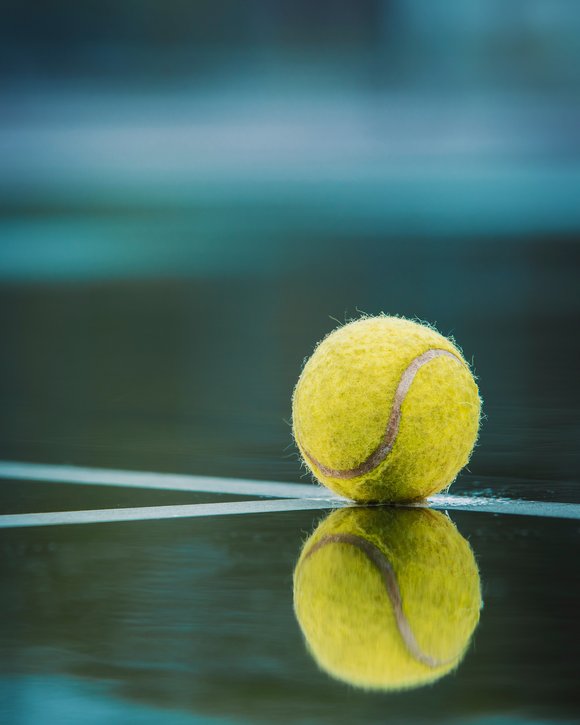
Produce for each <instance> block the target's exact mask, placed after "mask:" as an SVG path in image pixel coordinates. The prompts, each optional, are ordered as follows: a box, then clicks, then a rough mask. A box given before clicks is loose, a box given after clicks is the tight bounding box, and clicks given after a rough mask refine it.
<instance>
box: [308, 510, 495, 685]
mask: <svg viewBox="0 0 580 725" xmlns="http://www.w3.org/2000/svg"><path fill="white" fill-rule="evenodd" d="M480 609H481V593H480V581H479V573H478V569H477V565H476V562H475V559H474V556H473V552H472V550H471V548H470V546H469V544H468V543H467V541H466V540H465V539H464V538H463V537H462V536H461V534H460V533H459V532H458V531H457V529H456V528H455V526H454V525H453V523H452V522H451V521H450V519H449V518H448V517H447V516H446V515H444V514H441V513H439V512H436V511H432V510H425V509H420V510H418V509H415V510H397V509H377V508H374V509H364V508H351V509H343V510H341V511H337V512H334V513H332V514H331V515H330V516H329V517H328V518H326V519H325V520H324V521H323V522H322V524H321V525H320V526H319V527H318V528H317V529H316V531H315V532H314V533H313V534H312V536H311V537H310V538H309V539H308V540H307V542H306V543H305V545H304V547H303V549H302V552H301V555H300V558H299V561H298V563H297V565H296V568H295V572H294V610H295V613H296V617H297V619H298V622H299V624H300V627H301V629H302V632H303V634H304V637H305V640H306V643H307V646H308V649H309V650H310V652H311V653H312V655H313V657H314V658H315V660H316V661H317V663H318V664H319V666H320V667H321V668H322V669H323V670H324V671H326V672H328V673H329V674H330V675H332V676H333V677H335V678H337V679H339V680H343V681H345V682H348V683H350V684H352V685H355V686H357V687H362V688H364V689H381V690H397V689H406V688H411V687H417V686H420V685H423V684H427V683H429V682H433V681H435V680H437V679H439V678H440V677H442V676H443V675H445V674H446V673H448V672H450V671H451V670H453V669H455V668H456V667H457V666H458V664H459V663H460V661H461V660H462V658H463V656H464V654H465V652H466V649H467V647H468V645H469V641H470V638H471V636H472V634H473V632H474V630H475V628H476V626H477V623H478V621H479V613H480Z"/></svg>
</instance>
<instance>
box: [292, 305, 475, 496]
mask: <svg viewBox="0 0 580 725" xmlns="http://www.w3.org/2000/svg"><path fill="white" fill-rule="evenodd" d="M480 409H481V401H480V399H479V392H478V389H477V385H476V383H475V380H474V378H473V375H472V374H471V371H470V369H469V366H468V364H467V363H466V361H465V360H464V358H463V356H462V354H461V352H460V351H459V350H458V349H457V347H456V346H455V345H454V344H453V343H452V342H451V341H450V340H448V339H447V338H446V337H443V335H440V334H439V333H438V332H437V331H436V330H434V329H432V328H431V327H428V326H426V325H422V324H419V323H417V322H412V321H410V320H406V319H402V318H398V317H387V316H381V317H367V318H363V319H360V320H356V321H355V322H351V323H349V324H347V325H344V326H343V327H340V328H339V329H337V330H335V331H334V332H332V333H331V334H330V335H328V337H326V338H325V339H324V340H322V342H321V343H319V345H318V346H317V348H316V350H315V351H314V353H313V355H312V357H311V358H310V359H309V360H308V361H307V362H306V364H305V366H304V369H303V370H302V374H301V375H300V378H299V380H298V383H297V384H296V388H295V389H294V395H293V399H292V426H293V432H294V438H295V440H296V443H297V445H298V448H299V449H300V452H301V454H302V457H303V459H304V461H305V463H306V465H307V466H308V467H309V468H310V470H311V471H312V473H313V474H314V476H315V477H316V478H317V479H318V480H319V481H320V482H321V483H323V484H324V485H326V486H328V488H330V489H332V490H333V491H335V492H337V493H339V494H341V495H342V496H345V497H347V498H350V499H353V500H354V501H359V502H387V501H393V502H395V501H412V500H416V499H422V498H425V497H426V496H429V495H430V494H432V493H436V492H438V491H441V490H442V489H444V488H446V487H447V486H449V484H450V483H451V482H452V481H453V480H454V479H455V477H456V476H457V474H458V473H459V471H460V470H461V469H462V468H463V466H465V464H466V463H467V462H468V460H469V457H470V455H471V451H472V449H473V446H474V444H475V441H476V439H477V433H478V429H479V418H480Z"/></svg>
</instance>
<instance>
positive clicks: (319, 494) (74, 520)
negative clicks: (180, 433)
mask: <svg viewBox="0 0 580 725" xmlns="http://www.w3.org/2000/svg"><path fill="white" fill-rule="evenodd" d="M2 477H4V478H10V479H16V478H17V479H26V480H42V481H52V482H63V481H64V482H67V483H81V484H88V483H90V484H96V485H105V486H130V487H135V488H156V489H166V490H173V491H175V490H180V491H192V492H195V491H197V492H200V491H201V492H206V493H207V492H211V493H229V494H242V493H243V494H244V495H252V494H253V495H261V496H265V497H269V498H271V499H272V498H274V499H276V498H278V499H279V500H274V501H272V500H269V501H268V500H266V501H264V500H262V501H236V502H228V503H211V504H185V505H175V506H141V507H137V508H117V509H93V510H88V511H58V512H48V513H30V514H6V515H0V528H13V527H21V526H49V525H61V524H83V523H107V522H113V521H145V520H150V521H151V520H161V519H170V518H194V517H199V516H223V515H232V514H246V513H262V512H275V511H298V510H305V509H306V510H308V509H311V510H313V509H331V508H339V507H342V506H348V505H354V504H352V503H351V502H349V501H347V500H346V499H343V498H340V497H339V496H336V495H335V494H333V493H332V492H330V491H326V489H323V488H320V487H318V486H313V485H312V484H298V483H296V484H291V483H275V482H265V481H247V480H243V479H234V478H212V477H207V476H188V475H180V474H165V473H159V474H156V473H144V474H141V473H139V472H134V471H113V470H106V469H96V468H80V467H76V466H51V465H44V464H35V463H13V462H2V461H0V478H2ZM283 492H285V493H286V495H285V496H284V497H283V496H282V493H283ZM427 506H429V507H431V508H434V509H442V510H457V511H478V512H482V513H495V514H515V515H521V516H542V517H549V518H565V519H580V504H571V503H550V502H543V501H524V500H513V499H505V498H496V499H494V498H483V497H479V496H449V495H447V494H438V495H435V496H431V497H430V498H429V499H428V500H427V501H426V502H423V503H416V504H408V505H407V507H413V508H424V507H427Z"/></svg>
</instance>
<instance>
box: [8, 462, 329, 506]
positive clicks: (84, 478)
mask: <svg viewBox="0 0 580 725" xmlns="http://www.w3.org/2000/svg"><path fill="white" fill-rule="evenodd" d="M2 478H10V479H13V480H15V479H18V480H27V481H52V482H53V483H76V484H89V485H93V486H124V487H126V488H152V489H157V490H166V491H193V492H197V493H230V494H234V495H235V494H238V495H240V496H266V497H268V498H321V499H328V498H336V499H338V500H340V497H339V496H335V494H333V493H332V492H331V491H327V490H326V489H323V488H322V487H321V486H316V485H314V484H312V483H279V482H274V481H251V480H248V479H244V478H216V477H214V476H191V475H187V474H183V473H151V472H148V471H117V470H114V469H107V468H82V467H81V466H53V465H51V464H44V463H19V462H17V461H0V479H2Z"/></svg>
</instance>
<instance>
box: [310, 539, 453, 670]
mask: <svg viewBox="0 0 580 725" xmlns="http://www.w3.org/2000/svg"><path fill="white" fill-rule="evenodd" d="M327 544H351V545H352V546H354V547H356V548H357V549H359V551H362V553H363V554H365V556H367V557H368V559H369V560H370V561H371V563H372V564H374V565H375V566H376V567H377V569H378V570H379V573H380V575H381V578H382V580H383V584H384V585H385V589H386V591H387V596H388V597H389V600H390V602H391V606H392V607H393V613H394V615H395V622H396V624H397V629H398V630H399V634H400V635H401V638H402V640H403V643H404V645H405V647H406V649H407V651H408V653H409V654H410V655H411V657H413V658H415V659H416V660H417V661H418V662H421V663H422V664H424V665H426V666H427V667H431V668H433V669H435V668H437V667H444V666H446V665H450V664H452V663H453V662H455V661H456V660H457V658H458V655H454V656H453V657H451V658H450V659H446V660H439V659H437V658H435V657H432V656H431V655H428V654H426V653H425V652H423V650H422V649H421V647H420V646H419V643H418V642H417V640H416V639H415V635H414V634H413V630H412V629H411V625H410V624H409V620H408V619H407V617H406V616H405V612H404V611H403V599H402V597H401V590H400V589H399V584H398V582H397V577H396V574H395V571H394V569H393V567H392V565H391V563H390V561H389V560H388V559H387V558H386V556H385V555H384V554H383V552H382V551H381V550H380V549H379V548H378V547H377V546H376V545H375V544H373V543H371V542H370V541H367V540H366V539H363V538H362V537H360V536H356V535H355V534H329V535H328V536H324V537H323V538H322V539H320V541H318V542H317V543H316V544H315V545H314V546H313V547H312V549H310V551H309V552H308V553H307V555H306V557H305V559H306V558H308V557H309V556H311V555H312V554H313V553H314V552H315V551H317V550H319V549H321V548H322V547H323V546H326V545H327Z"/></svg>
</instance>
